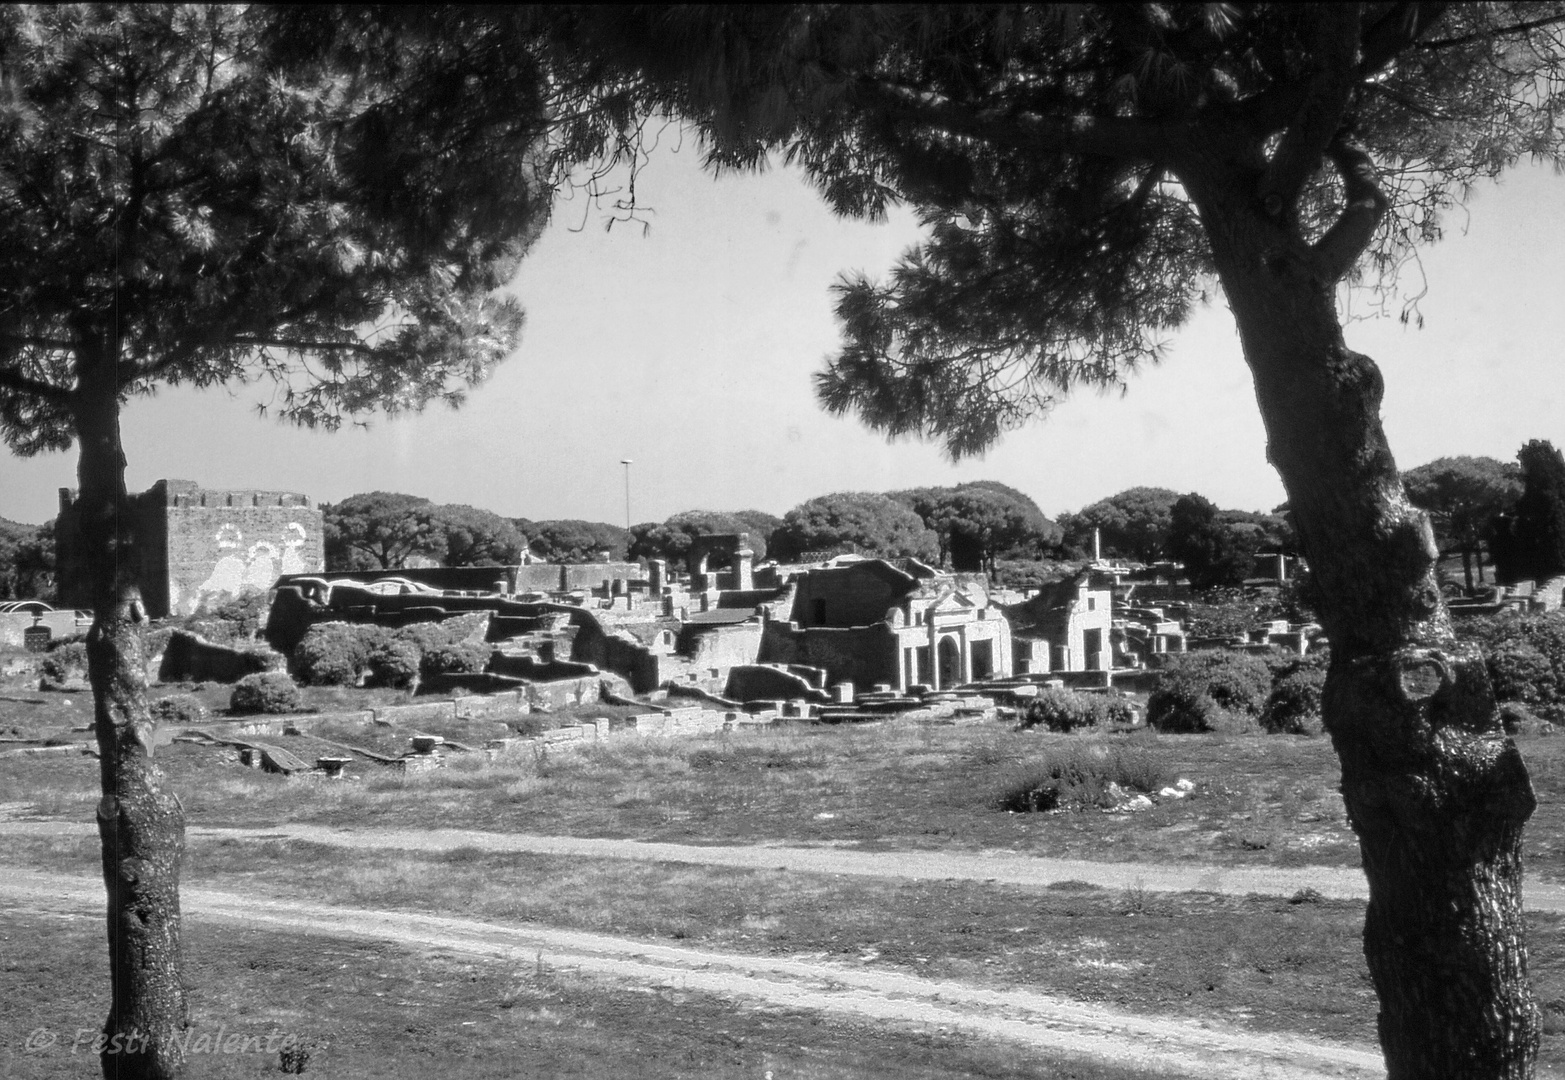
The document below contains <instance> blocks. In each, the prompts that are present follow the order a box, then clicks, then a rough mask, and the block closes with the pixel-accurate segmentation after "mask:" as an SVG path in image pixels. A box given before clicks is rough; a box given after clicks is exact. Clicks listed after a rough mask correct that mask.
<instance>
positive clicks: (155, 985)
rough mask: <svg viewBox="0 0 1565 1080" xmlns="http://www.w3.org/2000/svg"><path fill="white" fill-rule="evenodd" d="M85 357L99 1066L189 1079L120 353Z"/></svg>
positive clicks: (166, 804)
mask: <svg viewBox="0 0 1565 1080" xmlns="http://www.w3.org/2000/svg"><path fill="white" fill-rule="evenodd" d="M94 351H96V356H94V355H93V352H94ZM78 355H79V356H80V357H81V359H80V360H79V373H80V374H79V380H78V389H77V394H76V403H75V407H74V419H75V426H76V435H77V439H78V440H79V443H80V460H79V463H78V477H79V482H80V485H81V487H80V492H79V494H78V499H77V509H78V512H79V520H80V523H81V534H82V544H83V553H84V556H85V565H86V570H87V573H88V574H89V576H90V580H91V588H92V601H93V613H94V618H93V623H92V629H91V630H90V631H89V632H88V634H87V665H88V674H89V677H90V679H91V682H92V693H93V721H94V731H95V733H96V736H97V742H98V752H99V767H100V773H101V778H102V785H103V798H102V799H101V800H100V801H99V803H98V832H99V835H100V836H101V838H102V841H103V880H104V885H105V886H106V888H107V890H108V931H109V977H110V982H111V987H112V994H113V996H112V1000H111V1003H110V1006H109V1016H108V1019H107V1020H106V1021H105V1022H104V1026H103V1034H104V1043H103V1045H102V1046H101V1047H100V1061H101V1064H102V1067H103V1075H104V1076H105V1077H106V1078H108V1080H169V1078H172V1077H175V1076H177V1075H179V1073H180V1072H181V1071H182V1057H183V1055H182V1053H181V1047H182V1046H183V1043H184V1040H183V1038H182V1037H181V1033H182V1032H183V1031H184V1029H185V1028H186V1027H187V1025H188V1022H189V1021H188V1014H187V1008H186V1002H185V988H184V983H183V981H182V979H181V975H180V971H181V956H180V944H179V922H180V920H179V869H180V860H181V859H182V857H183V855H184V847H185V816H184V809H183V808H182V807H181V806H180V804H179V800H178V798H176V797H175V796H174V795H173V793H171V792H169V791H167V790H166V789H165V788H164V785H163V774H162V771H161V770H160V769H158V767H157V765H156V764H155V763H154V762H153V759H152V745H153V728H154V725H153V722H152V718H151V713H150V712H149V710H148V707H147V695H146V663H145V657H144V655H143V650H142V643H141V631H140V625H139V624H140V623H141V622H142V620H143V618H144V612H145V609H144V608H143V606H142V600H141V593H140V590H139V588H138V586H137V583H136V582H137V572H136V571H137V567H138V565H139V563H138V559H137V550H136V542H137V539H138V538H137V537H136V535H135V533H136V517H135V515H134V514H133V513H131V508H130V507H129V506H128V504H127V499H126V492H125V457H124V453H123V451H122V449H121V446H120V430H119V395H118V387H117V386H116V384H115V372H114V360H113V350H112V348H108V347H103V348H99V349H97V350H92V349H91V348H90V347H89V348H84V349H83V350H82V352H81V353H79V354H78Z"/></svg>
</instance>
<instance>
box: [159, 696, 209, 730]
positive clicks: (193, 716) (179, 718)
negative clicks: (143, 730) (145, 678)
mask: <svg viewBox="0 0 1565 1080" xmlns="http://www.w3.org/2000/svg"><path fill="white" fill-rule="evenodd" d="M209 715H211V713H210V710H208V709H207V707H206V706H205V705H203V704H202V703H201V699H200V698H198V697H195V696H194V695H192V694H175V695H174V696H172V697H166V698H158V700H156V701H154V702H153V703H152V718H153V719H154V720H156V721H158V723H160V724H199V723H200V722H201V721H203V720H205V719H206V718H207V717H208V716H209Z"/></svg>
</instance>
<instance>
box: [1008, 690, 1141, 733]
mask: <svg viewBox="0 0 1565 1080" xmlns="http://www.w3.org/2000/svg"><path fill="white" fill-rule="evenodd" d="M1135 722H1136V716H1135V712H1134V711H1133V710H1132V709H1131V707H1130V702H1128V701H1126V700H1125V699H1124V698H1121V697H1109V696H1108V695H1106V694H1078V693H1076V692H1074V691H1071V690H1056V689H1054V688H1052V687H1050V688H1046V689H1044V690H1043V691H1042V692H1041V693H1039V694H1038V696H1037V697H1035V698H1033V700H1032V701H1031V702H1029V703H1028V705H1027V710H1026V712H1024V713H1023V714H1022V727H1024V728H1030V727H1037V726H1039V725H1040V724H1041V725H1042V726H1044V727H1046V728H1048V729H1049V730H1050V731H1075V730H1076V729H1077V728H1083V727H1099V726H1107V725H1110V724H1118V725H1122V726H1125V727H1129V726H1131V725H1132V724H1134V723H1135Z"/></svg>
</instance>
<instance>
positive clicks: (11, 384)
mask: <svg viewBox="0 0 1565 1080" xmlns="http://www.w3.org/2000/svg"><path fill="white" fill-rule="evenodd" d="M0 389H4V390H13V391H15V392H17V393H19V394H27V395H28V396H30V397H36V398H40V399H42V400H44V401H49V402H53V403H54V404H56V405H67V404H69V403H70V400H71V392H70V391H69V390H67V389H66V388H65V387H63V386H55V385H54V384H53V383H46V382H42V381H40V380H38V379H30V378H28V377H27V376H26V375H23V374H21V373H20V372H16V371H12V370H11V369H9V368H3V367H0Z"/></svg>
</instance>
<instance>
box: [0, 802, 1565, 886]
mask: <svg viewBox="0 0 1565 1080" xmlns="http://www.w3.org/2000/svg"><path fill="white" fill-rule="evenodd" d="M0 805H3V804H0ZM187 833H188V835H189V836H191V837H205V838H209V839H214V840H240V841H243V840H254V841H274V840H295V841H302V842H306V843H312V844H325V845H328V846H332V847H343V848H351V849H354V850H359V851H376V850H386V851H402V852H408V851H417V852H435V853H439V852H449V851H457V850H461V849H473V850H477V851H483V852H490V853H516V854H530V855H581V856H585V857H587V858H594V859H632V860H637V861H643V862H664V863H688V864H690V865H693V866H727V867H734V868H737V869H747V870H787V871H791V872H795V873H809V874H849V875H854V876H859V877H877V878H906V879H910V880H918V881H948V880H964V881H994V882H998V883H1001V884H1006V885H1020V886H1023V887H1032V888H1045V887H1047V886H1049V885H1057V884H1061V883H1063V882H1081V883H1084V884H1087V885H1096V886H1098V887H1099V888H1104V889H1142V890H1145V891H1146V892H1154V893H1156V892H1209V893H1217V894H1219V895H1224V896H1248V895H1250V894H1252V893H1255V894H1260V895H1263V896H1293V895H1295V894H1296V893H1298V892H1300V891H1301V890H1304V889H1311V890H1313V891H1314V892H1316V893H1317V894H1319V895H1320V896H1322V897H1325V898H1327V899H1332V900H1364V899H1367V898H1368V897H1369V888H1368V885H1367V883H1366V882H1365V880H1364V874H1363V871H1361V870H1346V869H1342V868H1339V867H1330V866H1305V867H1271V866H1239V867H1235V866H1203V865H1179V866H1174V865H1167V864H1158V863H1109V862H1089V861H1087V860H1083V859H1048V858H1040V857H1037V856H1032V855H1022V854H1018V853H1016V852H1013V851H983V852H979V853H976V854H961V853H954V852H937V851H886V852H878V851H858V850H852V849H845V848H840V847H832V846H820V847H785V846H782V845H777V844H757V845H715V844H711V845H709V844H700V845H697V844H667V843H656V842H651V841H642V840H612V839H598V838H590V837H576V836H536V835H528V834H525V833H492V832H478V831H474V830H469V829H364V830H356V829H334V828H329V827H326V826H322V825H302V824H285V825H277V826H273V827H269V828H259V829H220V828H210V827H205V826H191V827H189V829H188V830H187ZM6 834H10V835H15V836H49V837H65V836H75V835H82V836H86V835H96V834H97V830H96V829H95V828H94V827H93V826H92V825H88V824H85V823H79V822H64V821H12V820H5V815H4V814H0V836H3V835H6ZM1524 902H1525V905H1526V908H1527V910H1528V911H1546V912H1557V913H1565V886H1561V885H1556V884H1553V883H1549V882H1543V881H1538V880H1536V879H1529V880H1528V882H1527V884H1526V894H1525V896H1524Z"/></svg>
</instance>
